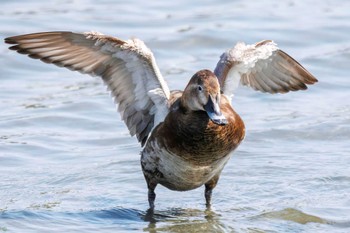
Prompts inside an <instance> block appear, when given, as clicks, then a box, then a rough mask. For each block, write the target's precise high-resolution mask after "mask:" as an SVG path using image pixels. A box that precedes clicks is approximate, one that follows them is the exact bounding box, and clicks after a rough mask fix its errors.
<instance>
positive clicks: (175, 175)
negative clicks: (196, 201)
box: [141, 141, 230, 191]
mask: <svg viewBox="0 0 350 233" xmlns="http://www.w3.org/2000/svg"><path fill="white" fill-rule="evenodd" d="M150 143H152V145H150V146H151V150H147V151H143V152H142V157H141V163H142V164H143V169H144V172H147V171H151V172H152V171H157V172H158V175H157V177H156V181H157V183H160V184H162V185H164V186H165V187H167V188H169V189H172V190H179V191H186V190H191V189H195V188H198V187H199V186H201V185H203V184H205V183H207V182H208V181H209V180H210V179H211V178H213V176H215V175H216V174H219V173H220V172H221V170H222V169H223V168H224V166H225V164H226V162H227V161H228V159H229V158H230V155H227V156H225V157H223V158H222V159H219V160H217V161H215V162H214V163H211V164H210V165H196V164H194V163H191V162H190V161H186V160H184V159H183V158H181V157H180V156H177V155H175V154H172V153H171V152H168V151H167V150H165V149H162V148H159V147H158V146H157V142H156V141H153V142H150ZM194 156H195V155H194Z"/></svg>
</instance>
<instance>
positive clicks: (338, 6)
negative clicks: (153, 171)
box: [0, 0, 350, 232]
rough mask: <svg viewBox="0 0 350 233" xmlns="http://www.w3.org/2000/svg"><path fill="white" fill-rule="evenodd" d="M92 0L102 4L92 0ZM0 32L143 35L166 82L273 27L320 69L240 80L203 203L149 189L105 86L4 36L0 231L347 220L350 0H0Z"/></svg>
mask: <svg viewBox="0 0 350 233" xmlns="http://www.w3.org/2000/svg"><path fill="white" fill-rule="evenodd" d="M97 2H98V3H97ZM0 6H1V7H0V39H1V41H3V38H5V37H7V36H12V35H16V34H23V33H31V32H38V31H51V30H69V31H76V32H84V31H90V30H94V31H100V32H103V33H105V34H110V35H114V36H118V37H120V38H123V39H127V38H130V37H138V38H141V39H143V40H144V41H145V42H146V44H147V45H148V46H149V47H150V48H151V49H152V50H153V52H154V54H155V56H156V59H157V61H158V65H159V66H160V69H161V71H162V73H163V75H164V77H165V79H166V80H167V82H168V83H169V86H170V88H171V89H179V88H181V89H182V88H184V86H185V85H186V84H187V81H188V80H189V78H190V77H191V76H192V74H193V73H194V72H196V71H197V70H199V69H202V68H210V69H213V68H214V67H215V65H216V62H217V61H218V57H219V56H220V54H221V53H222V52H223V51H224V50H225V49H228V48H230V47H232V46H233V45H234V43H236V42H237V41H245V42H247V43H254V42H257V41H259V40H262V39H273V40H275V41H276V42H277V43H278V44H279V46H280V47H281V48H282V49H284V50H285V51H286V52H288V53H289V54H290V55H292V56H293V57H295V58H296V59H297V60H298V61H300V62H301V63H302V64H303V65H304V66H305V67H306V68H307V69H308V70H309V71H310V72H311V73H313V74H314V75H315V76H316V77H317V78H318V79H319V83H317V85H315V86H312V87H311V88H310V89H309V90H308V91H303V92H297V93H289V94H286V95H267V94H261V93H257V92H254V91H252V90H250V89H248V88H240V89H239V90H238V91H237V93H236V95H235V98H234V100H233V106H234V107H235V109H236V111H237V112H238V113H239V114H240V115H241V117H242V118H243V119H244V121H245V123H246V127H247V136H246V139H245V141H244V143H243V144H242V145H241V146H240V147H239V148H238V149H237V151H236V152H235V153H234V156H233V157H232V159H231V160H230V161H229V163H228V164H227V166H226V167H225V169H224V171H223V173H222V176H221V179H220V182H219V184H218V186H217V188H216V189H215V190H214V196H213V207H212V209H211V210H206V208H205V205H204V197H203V188H199V189H197V190H194V191H189V192H173V191H170V190H167V189H165V188H163V187H160V186H159V187H158V188H157V190H156V191H157V200H156V210H155V213H154V215H152V214H150V213H147V208H148V204H147V198H146V194H147V189H146V185H145V182H144V178H143V175H142V172H141V168H140V163H139V151H140V147H139V145H138V143H137V140H136V139H135V138H131V137H130V136H129V133H128V130H127V128H126V127H125V125H124V123H123V122H122V121H121V120H120V117H119V115H118V114H117V112H116V109H115V106H114V105H113V103H112V101H111V99H110V98H109V94H108V93H107V92H106V87H105V86H104V85H103V84H102V83H101V82H100V81H99V80H98V79H94V78H91V77H88V76H84V75H81V74H79V73H77V72H71V71H68V70H65V69H59V68H57V67H55V66H52V65H46V64H43V63H41V62H38V61H35V60H32V59H29V58H27V57H25V56H21V55H18V54H16V53H14V52H13V51H9V50H8V49H7V45H5V44H4V43H3V42H1V43H0V64H1V65H0V69H1V72H0V232H97V231H98V232H129V231H130V232H131V231H134V232H142V231H144V232H349V231H350V196H349V195H350V169H349V165H350V155H349V154H350V149H349V147H350V79H349V67H350V2H349V1H340V0H334V1H315V0H306V1H304V0H303V1H302V0H300V1H293V0H291V1H279V0H278V1H277V0H276V1H273V0H270V1H261V2H259V1H182V0H179V1H162V2H160V1H157V2H156V1H108V0H105V1H92V0H91V1H89V0H65V1H58V0H47V1H34V0H27V1H19V0H17V1H15V0H2V1H1V4H0Z"/></svg>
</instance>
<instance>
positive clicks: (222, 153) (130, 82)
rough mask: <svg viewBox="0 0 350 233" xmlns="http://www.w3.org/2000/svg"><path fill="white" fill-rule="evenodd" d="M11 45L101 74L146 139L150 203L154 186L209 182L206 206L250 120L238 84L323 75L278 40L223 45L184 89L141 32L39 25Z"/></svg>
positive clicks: (293, 83)
mask: <svg viewBox="0 0 350 233" xmlns="http://www.w3.org/2000/svg"><path fill="white" fill-rule="evenodd" d="M5 43H8V44H11V46H10V47H9V49H11V50H15V51H17V52H18V53H20V54H25V55H28V56H29V57H30V58H34V59H40V60H41V61H43V62H45V63H50V64H54V65H56V66H59V67H65V68H68V69H70V70H73V71H79V72H81V73H83V74H89V75H91V76H98V77H100V78H101V79H102V81H103V82H104V84H105V85H106V86H107V87H108V90H109V92H110V93H111V96H112V97H113V99H114V101H115V103H116V105H117V109H118V112H119V113H120V116H121V119H122V120H123V121H124V122H125V124H126V126H127V128H128V130H129V132H130V135H131V136H136V138H137V140H138V142H139V143H140V146H141V158H140V161H141V168H142V171H143V174H144V177H145V181H146V184H147V188H148V203H149V207H150V209H154V206H155V204H154V203H155V198H156V194H155V189H156V187H157V185H162V186H164V187H166V188H168V189H170V190H174V191H188V190H193V189H196V188H199V187H201V186H204V187H205V189H204V197H205V204H206V206H209V207H210V205H211V198H212V191H213V189H214V188H215V187H216V186H217V183H218V181H219V178H220V174H221V172H222V170H223V169H224V167H225V165H226V164H227V162H228V161H229V159H230V157H231V155H232V152H233V151H234V150H235V149H236V148H237V147H238V146H239V145H240V143H241V142H242V141H243V139H244V138H245V125H244V122H243V120H242V119H241V117H240V116H239V115H238V114H237V113H236V112H235V111H234V109H233V107H232V104H231V101H232V97H233V95H234V91H235V89H236V88H237V87H238V86H247V87H250V88H252V89H254V90H256V91H260V92H265V93H271V94H276V93H287V92H289V91H298V90H305V89H307V85H311V84H314V83H316V82H317V81H318V80H317V79H316V78H315V77H314V76H313V75H312V74H311V73H310V72H309V71H307V70H306V69H305V68H304V67H303V66H302V65H301V64H300V63H299V62H297V61H296V60H295V59H294V58H292V57H291V56H290V55H288V54H287V53H285V52H284V51H282V50H281V49H279V48H278V47H277V44H276V43H275V42H273V41H272V40H263V41H261V42H258V43H255V44H251V45H246V44H245V43H243V42H238V43H237V44H236V45H235V46H233V47H232V48H230V49H228V50H226V51H224V52H223V53H222V55H221V56H220V58H219V60H218V62H217V65H216V67H215V69H214V70H213V71H211V70H210V69H202V70H200V71H198V72H196V73H194V75H193V76H192V77H191V78H190V80H189V82H188V84H187V86H186V87H185V89H184V90H183V91H181V90H172V91H170V90H169V87H168V85H167V83H166V82H165V79H164V78H163V76H162V74H161V72H160V69H159V67H158V66H157V63H156V60H155V57H154V55H153V53H152V51H151V50H150V49H149V48H148V47H147V46H146V45H145V43H144V42H143V41H142V40H140V39H137V38H132V39H129V40H122V39H119V38H117V37H112V36H108V35H104V34H102V33H98V32H86V33H75V32H69V31H52V32H39V33H32V34H25V35H18V36H12V37H8V38H6V39H5Z"/></svg>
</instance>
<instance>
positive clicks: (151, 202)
mask: <svg viewBox="0 0 350 233" xmlns="http://www.w3.org/2000/svg"><path fill="white" fill-rule="evenodd" d="M147 186H148V203H149V208H150V209H154V200H155V199H156V193H155V192H154V190H155V189H156V187H157V184H156V183H152V182H147Z"/></svg>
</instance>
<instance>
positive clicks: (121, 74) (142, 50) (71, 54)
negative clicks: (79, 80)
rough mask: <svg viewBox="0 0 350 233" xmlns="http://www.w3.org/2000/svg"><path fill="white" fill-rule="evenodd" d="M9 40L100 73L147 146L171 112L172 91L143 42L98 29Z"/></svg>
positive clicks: (37, 54)
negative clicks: (107, 33)
mask: <svg viewBox="0 0 350 233" xmlns="http://www.w3.org/2000/svg"><path fill="white" fill-rule="evenodd" d="M5 42H6V43H9V44H14V46H12V47H10V49H12V50H16V51H17V52H19V53H22V54H28V55H29V57H31V58H35V59H40V60H42V61H44V62H46V63H52V64H55V65H57V66H60V67H66V68H68V69H71V70H76V71H79V72H81V73H85V74H90V75H93V76H100V77H101V78H102V79H103V81H104V83H105V84H106V85H107V86H108V89H109V90H110V91H111V93H112V96H113V97H114V100H115V102H116V103H117V104H118V111H119V112H120V114H121V117H122V119H123V120H124V122H125V123H126V125H127V127H128V129H129V131H130V134H131V135H135V134H136V136H137V139H138V140H139V142H141V144H142V145H144V143H145V142H146V140H147V137H148V134H149V133H150V131H151V130H152V128H153V126H154V125H156V124H158V123H159V122H161V121H163V120H164V118H165V116H166V114H167V113H168V111H169V110H168V99H169V96H170V91H169V89H168V86H167V84H166V83H165V81H164V79H163V77H162V75H161V74H160V71H159V69H158V66H157V64H156V62H155V59H154V56H153V54H152V52H151V51H150V49H149V48H147V47H146V46H145V44H144V43H143V42H142V41H141V40H138V39H133V40H128V41H123V40H120V39H117V38H114V37H110V36H105V35H102V34H100V33H95V32H91V33H84V34H78V33H72V32H42V33H34V34H28V35H20V36H14V37H9V38H6V39H5Z"/></svg>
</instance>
